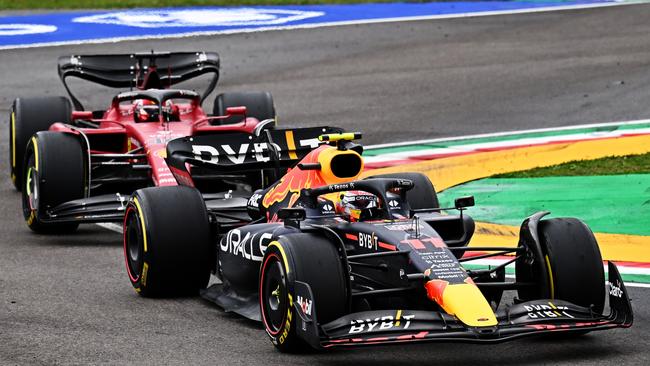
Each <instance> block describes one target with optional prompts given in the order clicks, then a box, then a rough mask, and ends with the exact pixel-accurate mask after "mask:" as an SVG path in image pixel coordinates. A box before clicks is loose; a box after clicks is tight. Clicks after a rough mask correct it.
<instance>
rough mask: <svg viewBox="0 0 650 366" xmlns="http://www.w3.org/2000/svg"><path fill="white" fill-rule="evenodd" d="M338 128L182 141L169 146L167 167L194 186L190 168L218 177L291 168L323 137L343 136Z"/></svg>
mask: <svg viewBox="0 0 650 366" xmlns="http://www.w3.org/2000/svg"><path fill="white" fill-rule="evenodd" d="M342 132H343V130H342V129H340V128H338V127H328V126H325V127H307V128H284V129H280V128H277V129H273V130H263V131H261V133H259V135H257V134H249V133H246V132H229V133H218V134H209V135H198V136H191V137H181V138H178V139H175V140H172V141H170V142H169V143H168V144H167V158H166V160H167V165H168V166H169V168H170V169H171V171H172V173H173V174H174V177H175V178H176V180H177V181H178V183H179V184H182V185H189V186H193V185H194V183H193V181H192V177H191V175H190V171H189V169H188V166H198V167H205V168H208V169H211V170H213V171H215V173H217V174H219V173H223V174H230V173H243V172H249V171H257V170H260V169H273V168H276V169H281V168H290V167H293V166H294V165H295V164H297V163H298V162H299V161H300V160H301V159H302V158H304V157H305V156H306V155H307V154H308V153H309V152H311V151H312V150H313V149H315V148H317V147H318V146H320V145H321V144H322V143H323V142H321V141H319V139H318V137H319V136H320V135H323V134H331V133H342Z"/></svg>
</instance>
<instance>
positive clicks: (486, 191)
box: [439, 174, 650, 235]
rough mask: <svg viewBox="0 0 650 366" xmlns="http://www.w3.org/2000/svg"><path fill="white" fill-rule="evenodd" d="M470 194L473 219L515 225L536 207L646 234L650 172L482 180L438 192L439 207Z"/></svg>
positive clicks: (598, 227)
mask: <svg viewBox="0 0 650 366" xmlns="http://www.w3.org/2000/svg"><path fill="white" fill-rule="evenodd" d="M468 195H473V196H474V197H475V199H476V206H475V207H472V208H470V209H468V211H467V212H468V213H469V214H470V215H471V216H472V217H473V218H474V219H475V220H478V221H484V222H491V223H495V224H505V225H514V226H519V225H520V224H521V222H522V221H523V219H524V218H525V217H527V216H529V215H531V214H533V213H535V212H537V211H542V210H546V211H551V213H552V216H553V217H563V216H571V217H578V218H580V219H582V220H583V221H585V222H586V223H587V224H588V225H589V226H590V227H591V229H592V230H593V231H594V232H600V233H612V234H632V235H650V175H648V174H630V175H607V176H591V177H544V178H487V179H482V180H477V181H474V182H469V183H466V184H463V185H460V186H457V187H453V188H450V189H447V190H446V191H444V192H441V193H440V194H439V196H440V203H441V206H442V207H450V206H453V200H454V198H456V197H461V196H468Z"/></svg>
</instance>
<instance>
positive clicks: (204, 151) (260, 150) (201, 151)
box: [192, 142, 271, 164]
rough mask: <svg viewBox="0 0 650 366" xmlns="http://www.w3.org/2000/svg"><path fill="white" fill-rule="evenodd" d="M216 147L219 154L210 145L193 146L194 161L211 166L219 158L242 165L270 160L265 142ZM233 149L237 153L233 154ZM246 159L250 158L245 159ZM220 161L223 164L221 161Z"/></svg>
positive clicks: (216, 162) (217, 161)
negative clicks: (247, 162) (200, 161)
mask: <svg viewBox="0 0 650 366" xmlns="http://www.w3.org/2000/svg"><path fill="white" fill-rule="evenodd" d="M218 146H219V148H220V149H221V153H220V152H219V149H218V148H217V147H216V146H210V145H193V146H192V152H193V153H194V155H195V157H196V159H198V160H203V161H205V162H209V163H213V164H218V163H219V161H220V160H219V157H225V158H226V159H227V161H229V162H230V163H231V164H243V163H245V162H246V161H249V162H250V161H251V160H252V161H256V162H259V163H265V162H268V161H270V160H271V157H270V156H269V150H270V149H269V145H268V144H267V143H266V142H261V143H253V144H248V143H246V144H241V145H239V146H238V147H236V148H233V147H232V146H230V145H227V144H223V145H218ZM235 149H236V150H237V152H235ZM247 157H250V158H249V159H247ZM221 161H222V162H223V160H221Z"/></svg>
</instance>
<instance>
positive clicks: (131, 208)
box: [122, 205, 140, 283]
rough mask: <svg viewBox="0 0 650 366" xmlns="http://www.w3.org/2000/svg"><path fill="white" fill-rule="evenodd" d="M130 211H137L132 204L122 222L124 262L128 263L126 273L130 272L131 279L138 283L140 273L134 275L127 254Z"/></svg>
mask: <svg viewBox="0 0 650 366" xmlns="http://www.w3.org/2000/svg"><path fill="white" fill-rule="evenodd" d="M130 211H135V210H134V209H133V206H131V205H129V206H127V208H126V213H125V214H124V222H123V223H122V226H123V229H122V241H123V242H124V245H123V247H124V264H125V265H126V273H128V274H129V278H130V279H131V281H132V282H133V283H136V282H138V280H139V279H140V274H138V275H137V276H135V277H134V276H133V274H132V273H131V267H129V258H128V257H127V254H126V228H127V226H126V220H127V219H128V218H129V212H130Z"/></svg>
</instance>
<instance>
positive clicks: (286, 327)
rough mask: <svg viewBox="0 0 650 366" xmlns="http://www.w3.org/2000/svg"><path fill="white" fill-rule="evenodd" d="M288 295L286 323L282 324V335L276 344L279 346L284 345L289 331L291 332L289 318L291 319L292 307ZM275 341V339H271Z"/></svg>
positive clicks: (291, 298)
mask: <svg viewBox="0 0 650 366" xmlns="http://www.w3.org/2000/svg"><path fill="white" fill-rule="evenodd" d="M288 295H289V306H287V321H286V322H285V323H284V330H283V331H282V334H281V335H280V338H278V342H279V343H280V344H282V343H284V341H286V340H287V336H288V335H289V331H290V330H291V318H292V317H293V314H292V313H291V308H292V307H293V297H292V296H291V294H288ZM273 340H274V341H275V339H273Z"/></svg>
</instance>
